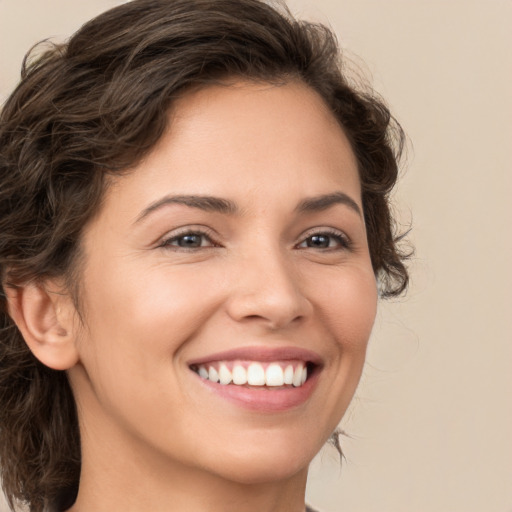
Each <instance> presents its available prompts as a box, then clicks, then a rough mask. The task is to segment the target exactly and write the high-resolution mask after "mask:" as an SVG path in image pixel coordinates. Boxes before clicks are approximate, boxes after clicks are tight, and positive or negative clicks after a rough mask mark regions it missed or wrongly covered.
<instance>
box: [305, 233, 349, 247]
mask: <svg viewBox="0 0 512 512" xmlns="http://www.w3.org/2000/svg"><path fill="white" fill-rule="evenodd" d="M298 247H299V248H300V249H328V250H329V249H330V250H336V249H349V248H350V240H349V239H348V237H347V236H346V235H345V234H343V233H341V232H338V231H332V232H331V231H327V232H325V231H324V232H319V233H313V234H311V235H309V236H308V237H307V238H305V239H304V240H303V241H302V242H301V243H300V244H299V245H298Z"/></svg>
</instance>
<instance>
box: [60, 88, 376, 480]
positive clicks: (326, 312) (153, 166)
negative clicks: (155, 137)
mask: <svg viewBox="0 0 512 512" xmlns="http://www.w3.org/2000/svg"><path fill="white" fill-rule="evenodd" d="M361 210H362V205H361V191H360V185H359V178H358V172H357V164H356V161H355V157H354V155H353V153H352V151H351V148H350V145H349V142H348V140H347V138H346V137H345V135H344V134H343V132H342V130H341V129H340V127H339V126H338V124H337V123H336V121H335V119H334V117H333V116H332V114H331V113H330V112H329V111H328V109H327V107H326V106H325V105H324V103H323V101H322V100H321V99H320V97H319V96H318V95H317V94H316V93H315V92H313V91H312V90H311V89H309V88H307V87H305V86H303V85H301V84H296V83H290V84H287V85H284V86H280V87H274V86H270V85H255V84H248V83H238V84H234V85H230V86H227V85H226V86H215V87H208V88H205V89H202V90H200V91H196V92H190V93H188V94H185V95H184V96H183V97H182V99H180V100H179V101H178V102H176V103H175V105H174V108H173V112H172V117H171V123H170V130H169V131H168V132H167V133H166V134H165V135H164V136H163V137H162V139H161V140H160V142H159V144H158V146H157V147H156V148H155V149H154V150H153V151H152V152H151V153H150V154H149V155H148V156H147V157H146V158H145V159H144V160H143V161H142V162H141V163H140V164H139V165H138V166H137V167H136V168H135V169H134V170H133V172H131V173H129V174H127V175H125V176H122V177H119V178H115V179H114V182H113V183H112V185H111V186H110V187H109V189H108V191H107V194H106V198H105V201H104V204H103V206H102V209H101V211H100V212H99V214H98V215H97V217H96V218H95V219H94V220H93V221H92V222H91V223H90V225H88V226H87V229H86V230H85V233H84V237H83V244H82V245H83V251H84V263H83V267H82V272H81V302H82V304H83V317H84V319H85V324H86V327H85V328H84V329H83V331H82V332H81V333H80V334H79V335H78V334H77V339H78V341H77V349H78V352H79V358H80V362H79V364H77V365H76V366H74V367H73V368H72V369H71V370H70V371H69V376H70V380H71V384H72V388H73V392H74V394H75V397H76V400H77V403H78V410H79V416H80V423H81V430H82V443H83V471H86V470H89V469H90V468H92V467H93V466H94V464H97V461H98V459H104V460H105V461H108V463H109V464H111V465H112V464H113V465H114V466H115V465H116V462H115V461H116V460H120V461H122V464H121V465H120V467H118V468H117V471H118V472H119V473H123V472H125V473H126V478H127V479H129V473H130V472H133V471H134V468H136V467H140V466H141V465H142V466H144V467H153V468H155V467H159V468H161V469H162V471H168V472H169V473H168V474H171V473H173V472H175V473H174V474H175V475H184V474H189V473H190V472H192V471H193V472H195V474H199V473H201V474H204V475H215V476H216V477H217V478H221V479H226V480H231V481H236V482H243V483H258V482H265V481H274V480H276V479H287V478H288V479H289V478H291V477H292V476H293V475H297V474H301V475H304V474H305V472H306V471H307V465H308V464H309V462H310V460H311V459H312V457H313V456H314V455H315V454H316V452H317V451H318V450H319V449H320V448H321V446H322V444H323V443H324V442H325V441H326V439H327V438H328V437H329V435H330V434H331V432H332V431H333V429H334V428H335V427H336V425H337V423H338V422H339V420H340V419H341V417H342V415H343V413H344V411H345V410H346V408H347V406H348V404H349V402H350V400H351V398H352V396H353V393H354V390H355V388H356V385H357V383H358V380H359V377H360V374H361V370H362V367H363V363H364V357H365V350H366V345H367V341H368V338H369V335H370V332H371V328H372V325H373V321H374V316H375V310H376V296H377V295H376V284H375V277H374V274H373V270H372V265H371V261H370V257H369V252H368V246H367V240H366V232H365V225H364V220H363V217H362V211H361ZM290 368H291V369H290ZM216 374H220V377H218V375H216ZM306 374H307V377H306ZM218 378H219V379H221V381H222V382H217V379H218ZM233 379H234V380H235V383H233ZM247 379H248V383H247ZM304 379H306V380H305V381H304ZM94 461H96V462H94ZM164 468H165V469H164ZM187 472H188V473H187ZM83 474H84V473H83ZM176 478H178V476H176Z"/></svg>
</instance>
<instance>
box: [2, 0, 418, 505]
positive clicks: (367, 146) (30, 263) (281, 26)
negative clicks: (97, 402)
mask: <svg viewBox="0 0 512 512" xmlns="http://www.w3.org/2000/svg"><path fill="white" fill-rule="evenodd" d="M45 44H46V43H45ZM39 48H40V47H39ZM33 55H34V53H33V52H32V53H29V54H28V56H27V57H26V59H25V61H24V65H23V70H22V79H21V81H20V83H19V85H18V86H17V88H16V89H15V91H14V92H13V94H12V95H11V96H10V98H9V99H8V100H7V102H6V104H5V106H4V108H3V110H2V112H1V115H0V278H1V283H2V285H1V288H0V468H1V469H0V471H1V477H2V481H3V487H4V489H5V492H6V495H7V497H8V499H9V502H10V504H11V506H12V507H14V506H15V504H16V502H18V501H20V502H25V503H27V504H28V505H29V506H30V509H31V510H33V511H35V512H39V511H42V510H43V509H44V508H45V507H47V506H48V505H49V504H55V503H60V504H61V505H60V506H61V508H66V507H69V506H70V505H71V504H72V502H73V499H74V496H75V494H76V490H77V486H78V480H79V475H80V440H79V429H78V420H77V414H76V410H75V403H74V400H73V396H72V392H71V390H70V386H69V383H68V380H67V377H66V374H65V373H64V372H59V371H54V370H51V369H49V368H46V367H45V366H43V365H42V364H40V363H39V362H38V361H37V360H36V359H35V357H34V356H33V355H32V354H31V352H30V351H29V349H28V348H27V345H26V344H25V343H24V340H23V338H22V336H21V334H20V332H19V331H18V329H17V327H16V326H15V325H14V323H13V321H12V319H11V318H10V316H9V314H8V310H7V300H6V293H5V292H6V290H7V288H8V287H14V288H15V287H16V285H19V284H23V283H25V282H27V281H30V280H41V279H44V278H47V277H54V276H61V277H64V278H66V280H67V283H68V286H69V289H70V290H76V289H77V283H79V273H77V272H76V268H77V266H78V265H77V263H78V261H79V253H80V251H79V249H80V246H79V242H80V235H81V232H82V230H83V228H84V226H85V225H86V224H87V222H89V221H90V220H91V218H92V217H93V215H94V214H95V212H97V211H98V209H99V206H100V203H101V200H102V197H103V195H104V191H105V188H106V183H107V180H106V178H107V177H108V176H109V175H110V174H116V173H123V172H129V170H130V168H133V166H135V165H136V164H137V162H138V161H140V159H141V158H142V157H143V156H144V155H145V154H147V153H148V152H149V151H150V150H151V149H152V148H153V147H154V146H155V144H156V143H157V141H158V140H159V139H160V137H161V135H162V134H163V132H164V130H165V129H166V128H167V124H168V112H169V108H170V107H171V106H172V103H173V101H174V100H175V99H176V98H177V97H178V96H179V95H181V94H183V92H185V91H186V90H188V89H190V88H193V87H203V86H207V85H208V84H214V83H218V82H219V81H223V80H226V79H231V78H240V79H245V80H252V81H258V82H269V83H285V82H287V81H290V80H299V81H302V82H303V83H305V84H307V85H309V86H310V87H311V88H313V89H314V90H316V91H317V92H318V93H319V94H320V95H321V96H322V98H323V99H324V101H325V103H326V104H327V105H328V106H329V107H330V109H331V111H332V112H333V114H334V115H335V117H336V118H337V119H338V120H339V122H340V124H341V125H342V127H343V128H344V130H345V133H346V134H347V136H348V138H349V140H350V142H351V144H352V147H353V150H354V153H355V155H356V157H357V161H358V167H359V173H360V178H361V185H362V202H363V210H364V216H365V221H366V226H367V232H368V242H369V247H370V255H371V259H372V264H373V268H374V271H375V274H376V275H377V276H378V277H379V279H380V281H381V283H383V285H382V286H383V288H382V290H381V295H383V296H393V295H398V294H400V293H401V292H403V291H404V290H405V288H406V286H407V282H408V275H407V271H406V268H405V266H404V262H403V261H404V258H405V256H404V254H402V253H401V252H400V249H399V247H398V245H397V234H396V233H395V230H394V226H393V220H392V216H391V214H390V206H389V193H390V191H391V189H392V188H393V186H394V184H395V181H396V179H397V174H398V160H399V157H400V154H401V151H402V147H403V142H404V135H403V132H402V130H401V128H400V126H399V125H398V123H396V122H395V121H394V119H393V118H392V116H391V114H390V112H389V110H388V108H387V107H386V106H385V105H384V103H383V102H382V101H381V100H380V99H378V98H377V97H376V96H375V95H373V94H372V93H368V92H362V91H359V90H358V89H357V88H356V87H354V86H353V85H351V84H350V82H349V80H348V78H347V77H346V76H345V75H344V72H343V66H344V62H343V60H342V57H341V56H340V52H339V49H338V45H337V41H336V38H335V36H334V35H333V34H332V32H331V31H330V30H329V29H328V28H326V27H325V26H323V25H320V24H315V23H308V22H303V21H298V20H295V19H294V18H293V17H292V16H291V14H290V13H289V12H288V11H287V9H286V7H283V8H282V9H279V10H278V9H275V8H273V7H271V6H269V5H267V4H266V3H264V2H262V1H260V0H215V1H214V2H212V1H211V0H135V1H132V2H129V3H126V4H123V5H121V6H119V7H116V8H114V9H112V10H110V11H107V12H106V13H104V14H102V15H100V16H99V17H97V18H95V19H93V20H92V21H90V22H89V23H87V24H86V25H84V26H83V27H82V28H81V29H80V30H79V31H78V32H77V33H76V34H75V35H74V36H73V37H72V38H71V39H70V40H69V42H68V43H67V44H63V45H50V47H49V48H47V49H46V50H45V51H44V52H40V51H39V54H38V56H37V57H33ZM66 500H67V501H66Z"/></svg>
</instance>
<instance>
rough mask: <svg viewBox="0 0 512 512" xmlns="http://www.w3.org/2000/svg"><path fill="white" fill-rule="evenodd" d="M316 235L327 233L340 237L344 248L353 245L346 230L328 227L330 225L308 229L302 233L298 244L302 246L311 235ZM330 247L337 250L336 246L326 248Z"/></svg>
mask: <svg viewBox="0 0 512 512" xmlns="http://www.w3.org/2000/svg"><path fill="white" fill-rule="evenodd" d="M314 235H327V236H331V237H335V238H338V239H340V240H341V249H344V250H347V249H350V248H351V247H352V240H351V239H350V237H349V236H348V235H347V234H346V233H345V232H344V231H342V230H340V229H336V228H332V227H328V226H326V227H317V228H312V229H310V230H308V231H306V232H305V233H303V234H302V235H301V239H300V241H299V243H298V244H297V246H300V245H301V244H303V243H304V242H305V241H306V240H307V239H308V238H310V237H311V236H314ZM329 249H330V250H336V248H334V247H330V248H326V249H324V250H329Z"/></svg>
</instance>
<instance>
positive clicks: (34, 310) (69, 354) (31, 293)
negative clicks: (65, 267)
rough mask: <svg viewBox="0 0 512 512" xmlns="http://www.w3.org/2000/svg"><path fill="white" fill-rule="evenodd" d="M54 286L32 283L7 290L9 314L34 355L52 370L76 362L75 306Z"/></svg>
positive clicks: (72, 364)
mask: <svg viewBox="0 0 512 512" xmlns="http://www.w3.org/2000/svg"><path fill="white" fill-rule="evenodd" d="M61 290H62V289H61V288H58V287H57V286H55V285H54V283H50V282H45V283H36V282H31V283H27V284H24V285H22V286H18V287H16V288H7V290H6V292H7V302H8V306H9V314H10V315H11V317H12V319H13V320H14V322H15V323H16V325H17V327H18V329H19V330H20V332H21V334H22V335H23V338H24V339H25V342H26V343H27V345H28V346H29V348H30V350H31V351H32V353H33V354H34V356H35V357H36V358H37V359H39V361H41V363H43V364H44V365H46V366H48V367H50V368H53V369H54V370H68V369H69V368H71V367H73V366H74V365H75V364H76V363H77V362H78V352H77V349H76V344H75V328H74V325H73V322H74V314H73V313H74V307H73V303H72V300H71V299H70V297H69V295H68V294H66V293H62V291H61Z"/></svg>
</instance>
